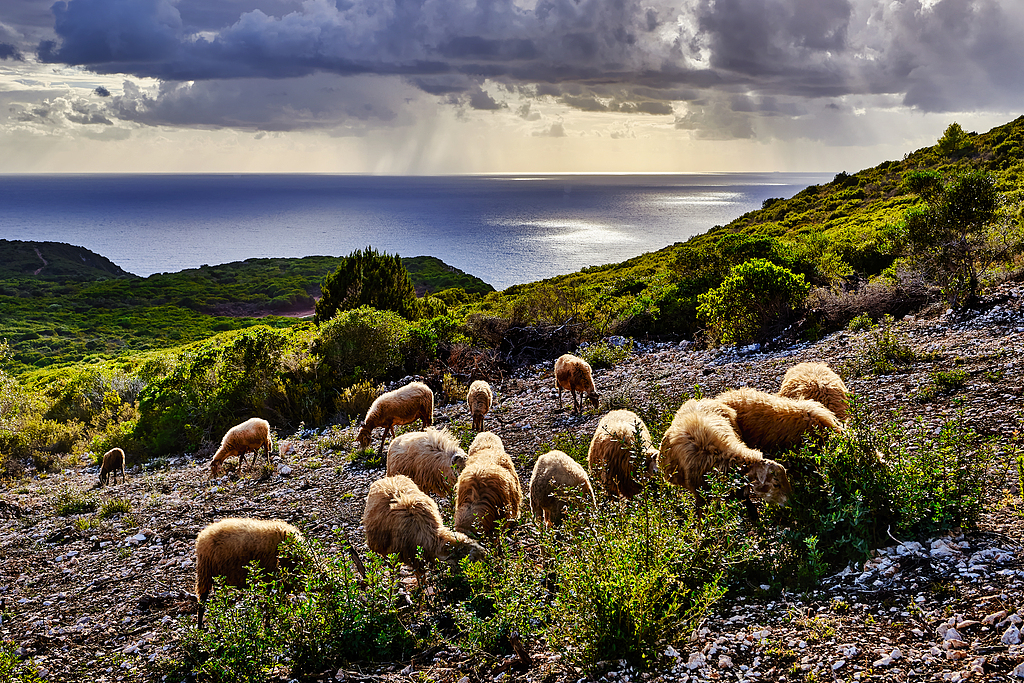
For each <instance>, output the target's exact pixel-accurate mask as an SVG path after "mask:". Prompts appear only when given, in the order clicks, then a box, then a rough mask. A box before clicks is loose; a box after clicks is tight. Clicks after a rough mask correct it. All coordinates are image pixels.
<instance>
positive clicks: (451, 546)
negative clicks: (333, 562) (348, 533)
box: [363, 474, 484, 585]
mask: <svg viewBox="0 0 1024 683" xmlns="http://www.w3.org/2000/svg"><path fill="white" fill-rule="evenodd" d="M363 528H364V529H365V530H366V545H367V546H368V547H369V548H370V550H372V551H373V552H375V553H378V554H380V555H383V556H385V557H386V556H387V555H392V554H397V555H398V557H399V559H400V560H401V561H402V562H403V563H405V564H407V565H409V566H410V567H412V568H413V569H415V570H416V572H417V576H418V577H419V579H420V584H421V585H422V578H423V576H422V571H423V567H424V564H425V563H428V562H432V561H434V560H442V561H457V560H459V559H461V558H462V557H469V558H470V559H471V560H478V559H480V558H481V557H483V554H484V550H483V548H482V547H481V546H480V544H478V543H476V542H475V541H473V540H472V539H470V538H469V537H468V536H466V535H465V534H463V533H460V532H457V531H452V530H451V529H449V528H448V527H446V526H445V525H444V523H443V522H442V520H441V513H440V511H439V510H438V507H437V503H435V502H434V499H433V498H431V497H430V496H428V495H427V494H425V493H423V492H422V491H420V489H419V488H418V487H417V486H416V483H415V482H414V481H413V480H412V479H410V478H409V477H407V476H405V475H402V474H398V475H395V476H390V477H386V478H384V479H378V480H377V481H375V482H373V483H372V484H370V491H369V493H367V495H366V509H365V511H364V512H363Z"/></svg>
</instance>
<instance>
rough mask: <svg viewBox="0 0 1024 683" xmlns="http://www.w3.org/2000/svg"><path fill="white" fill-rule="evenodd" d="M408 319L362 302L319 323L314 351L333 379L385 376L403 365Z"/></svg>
mask: <svg viewBox="0 0 1024 683" xmlns="http://www.w3.org/2000/svg"><path fill="white" fill-rule="evenodd" d="M408 345H409V323H408V322H407V321H406V320H405V319H403V318H402V316H400V315H398V314H397V313H394V312H392V311H379V310H377V309H375V308H370V307H368V306H363V307H361V308H356V309H353V310H350V311H342V312H340V313H338V315H336V316H335V317H334V318H332V319H331V320H329V321H327V322H326V323H324V324H323V325H322V326H321V327H320V335H319V337H318V338H317V339H316V340H315V341H314V347H313V352H314V353H315V354H317V355H318V356H320V358H321V359H322V360H323V363H324V365H326V366H327V367H328V368H329V369H330V371H331V372H332V374H333V376H334V378H335V380H336V381H338V382H341V381H345V380H348V381H352V380H364V379H365V380H377V381H380V380H384V379H387V378H389V377H391V376H394V375H395V374H397V373H401V372H402V371H403V370H404V368H405V351H406V349H407V348H408Z"/></svg>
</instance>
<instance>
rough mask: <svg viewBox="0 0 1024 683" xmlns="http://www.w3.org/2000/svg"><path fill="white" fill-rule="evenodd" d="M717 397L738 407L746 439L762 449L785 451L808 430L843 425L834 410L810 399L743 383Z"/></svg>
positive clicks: (737, 423)
mask: <svg viewBox="0 0 1024 683" xmlns="http://www.w3.org/2000/svg"><path fill="white" fill-rule="evenodd" d="M716 400H718V401H719V402H721V403H724V404H726V405H727V406H729V407H730V408H732V409H733V410H735V411H736V425H737V427H738V431H739V435H740V438H742V439H743V441H744V443H746V444H747V445H748V446H750V447H751V448H757V449H759V450H762V451H768V452H778V451H783V450H786V449H788V448H792V447H793V446H795V445H796V444H798V443H799V442H800V440H801V439H802V438H803V437H804V434H806V433H808V432H811V433H814V432H818V431H834V432H836V431H839V430H840V428H841V425H840V423H839V420H837V419H836V416H835V415H834V414H833V413H832V411H831V410H829V409H828V408H826V407H825V406H823V405H821V404H820V403H818V402H817V401H812V400H810V399H803V400H799V401H798V400H795V399H792V398H786V397H784V396H776V395H775V394H769V393H767V392H764V391H757V390H756V389H752V388H750V387H743V388H741V389H731V390H729V391H726V392H723V393H721V394H719V395H718V396H717V398H716Z"/></svg>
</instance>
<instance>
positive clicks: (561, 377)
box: [555, 353, 601, 414]
mask: <svg viewBox="0 0 1024 683" xmlns="http://www.w3.org/2000/svg"><path fill="white" fill-rule="evenodd" d="M555 387H556V388H557V389H558V407H559V409H561V407H562V389H568V390H569V391H571V392H572V407H573V410H574V411H575V412H576V413H577V414H579V413H581V412H582V411H583V399H584V398H587V399H589V400H590V403H591V405H593V406H594V410H597V406H598V404H599V402H600V400H601V396H600V394H598V393H597V389H596V388H595V387H594V376H593V373H592V371H591V369H590V363H588V362H587V361H585V360H583V359H582V358H580V357H579V356H574V355H572V354H571V353H566V354H563V355H561V356H559V357H558V360H556V361H555ZM577 391H578V392H580V398H579V401H578V403H577V399H576V392H577Z"/></svg>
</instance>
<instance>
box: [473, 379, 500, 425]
mask: <svg viewBox="0 0 1024 683" xmlns="http://www.w3.org/2000/svg"><path fill="white" fill-rule="evenodd" d="M493 402H494V393H493V392H492V391H491V385H489V384H488V383H487V382H485V381H483V380H482V379H478V380H476V381H475V382H473V383H472V384H470V385H469V393H467V394H466V405H467V406H469V412H470V414H471V415H472V416H473V431H474V432H482V431H483V430H484V415H486V414H487V412H488V411H489V410H490V409H491V404H492V403H493Z"/></svg>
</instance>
